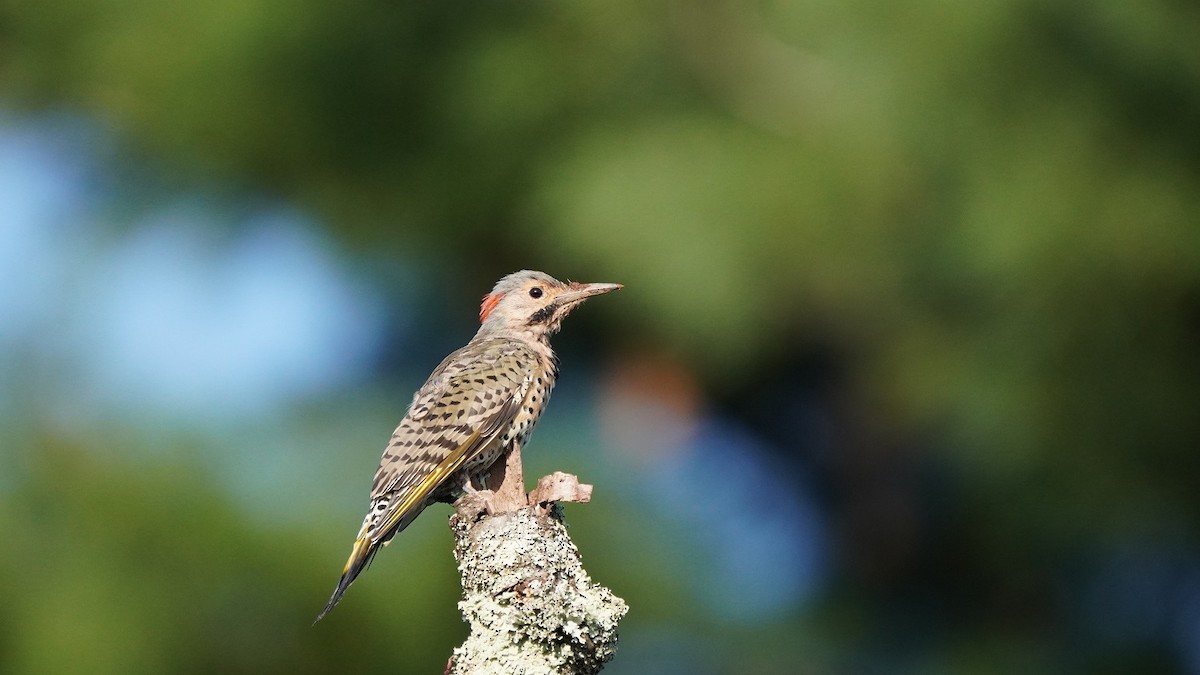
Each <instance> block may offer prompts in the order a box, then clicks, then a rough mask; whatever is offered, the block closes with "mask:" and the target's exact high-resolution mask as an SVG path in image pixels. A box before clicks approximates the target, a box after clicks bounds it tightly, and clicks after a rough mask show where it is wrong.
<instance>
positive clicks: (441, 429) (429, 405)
mask: <svg viewBox="0 0 1200 675" xmlns="http://www.w3.org/2000/svg"><path fill="white" fill-rule="evenodd" d="M620 288H622V285H621V284H612V283H587V284H584V283H576V282H566V283H564V282H561V281H559V280H557V279H555V278H554V277H552V276H550V275H548V274H546V273H545V272H537V271H534V270H521V271H519V272H513V273H512V274H509V275H507V276H505V277H504V278H502V279H500V281H498V282H497V283H496V285H495V287H494V288H493V289H492V291H491V292H490V293H488V294H487V295H485V296H483V302H482V303H481V304H480V307H479V324H480V325H479V330H478V332H476V333H475V336H474V337H472V338H471V340H470V342H468V343H467V344H466V346H464V347H462V348H461V349H459V350H457V351H455V352H452V353H451V354H450V355H449V356H447V357H446V358H445V359H443V360H442V362H441V363H440V364H439V365H438V366H437V367H436V368H434V370H433V373H431V374H430V375H429V379H427V380H426V381H425V384H424V385H422V386H421V388H420V389H418V390H417V392H416V393H415V394H414V395H413V400H412V403H411V404H410V405H409V407H408V411H407V412H406V413H405V415H404V419H403V420H402V421H401V422H400V425H399V426H397V427H396V430H395V431H394V432H393V433H392V437H391V440H390V441H389V442H388V444H387V447H386V448H385V449H384V452H383V457H382V458H381V459H380V461H379V468H378V469H377V470H376V472H375V480H374V482H373V483H372V486H371V496H370V506H369V507H368V509H367V515H366V517H365V518H363V522H362V526H361V527H360V528H359V531H358V535H357V536H356V537H355V541H354V547H353V549H352V550H351V552H350V558H349V559H348V560H347V561H346V565H345V567H344V568H343V569H342V576H341V578H340V579H339V580H338V583H337V587H336V588H335V589H334V591H333V595H332V596H331V597H330V598H329V602H328V603H327V604H326V605H325V608H324V609H323V610H322V611H321V613H320V614H319V615H318V616H317V619H316V620H317V621H320V620H321V619H323V618H324V617H325V615H327V614H328V613H329V612H330V611H331V610H332V609H333V608H334V606H336V605H337V604H338V601H339V600H341V598H342V596H343V594H345V592H346V589H348V588H349V587H350V584H352V583H354V580H355V579H356V578H357V577H358V575H359V574H360V573H362V571H363V570H364V569H366V567H367V566H368V565H369V564H370V562H371V560H372V559H373V558H374V557H375V554H376V553H378V552H379V549H380V548H381V547H383V546H386V545H387V544H388V543H389V542H390V541H391V539H392V537H395V536H396V535H397V534H399V533H400V532H401V531H402V530H404V528H406V527H408V525H409V524H410V523H412V522H413V520H415V519H416V517H417V516H418V515H420V513H421V511H422V510H424V509H425V507H426V506H429V505H430V504H433V503H435V502H448V503H449V502H453V501H455V500H456V499H457V498H458V497H460V496H461V495H463V494H466V493H471V492H475V491H476V490H477V489H478V488H477V487H476V486H477V485H479V486H482V485H483V482H484V479H483V477H484V475H486V474H487V471H488V469H490V468H491V466H492V464H493V463H494V462H496V461H497V460H499V459H501V458H502V457H504V456H505V455H506V454H507V453H508V452H509V451H511V450H512V449H513V447H514V446H516V447H523V446H524V444H525V442H526V441H527V440H528V439H529V435H530V434H531V433H532V432H533V428H534V426H535V425H536V424H537V421H538V418H539V417H541V414H542V411H543V410H545V409H546V403H547V402H548V401H549V399H550V393H551V391H552V390H553V389H554V382H555V380H556V379H557V376H558V359H557V357H556V356H555V354H554V351H553V350H552V349H551V348H550V337H551V336H552V335H554V334H555V333H557V332H558V331H559V329H560V328H561V327H562V321H563V319H564V318H566V316H567V314H569V313H570V312H571V311H572V310H573V309H575V308H576V307H578V306H579V305H580V304H581V303H583V301H584V300H587V299H588V298H590V297H592V296H595V295H600V294H602V293H608V292H610V291H615V290H618V289H620ZM314 623H315V622H314Z"/></svg>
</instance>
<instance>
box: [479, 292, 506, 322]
mask: <svg viewBox="0 0 1200 675" xmlns="http://www.w3.org/2000/svg"><path fill="white" fill-rule="evenodd" d="M503 297H504V294H503V293H488V294H487V295H485V296H483V302H482V303H480V304H479V323H483V322H484V321H486V320H487V318H488V315H489V314H491V313H492V310H493V309H496V305H498V304H500V298H503Z"/></svg>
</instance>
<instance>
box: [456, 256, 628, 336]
mask: <svg viewBox="0 0 1200 675" xmlns="http://www.w3.org/2000/svg"><path fill="white" fill-rule="evenodd" d="M619 288H621V284H581V283H576V282H569V283H563V282H561V281H559V280H558V279H555V278H554V277H552V276H550V275H549V274H546V273H545V272H535V271H533V270H521V271H520V272H513V273H512V274H510V275H508V276H506V277H504V278H503V279H501V280H500V281H498V282H497V283H496V287H495V288H493V289H492V292H491V293H488V294H487V295H485V296H483V303H482V304H480V306H479V323H480V324H481V326H480V329H479V331H480V333H485V332H486V333H494V332H510V331H511V332H517V333H529V334H532V335H533V336H535V337H540V336H543V335H553V334H554V333H557V332H558V329H559V327H560V326H561V325H562V320H563V318H564V317H566V316H567V314H569V313H570V312H571V310H572V309H575V308H576V307H578V306H579V305H580V303H582V302H583V301H584V300H587V299H588V298H590V297H592V296H593V295H599V294H601V293H607V292H609V291H615V290H617V289H619Z"/></svg>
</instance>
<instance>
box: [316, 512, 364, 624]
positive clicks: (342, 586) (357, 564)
mask: <svg viewBox="0 0 1200 675" xmlns="http://www.w3.org/2000/svg"><path fill="white" fill-rule="evenodd" d="M379 546H380V544H379V543H374V542H372V541H371V538H370V537H369V536H367V534H366V533H365V532H364V533H363V534H362V535H361V536H359V538H358V539H357V540H356V541H355V542H354V550H352V551H351V552H350V559H349V560H347V561H346V567H345V568H343V569H342V578H341V579H339V580H338V585H337V588H335V589H334V590H333V595H332V596H330V598H329V602H328V603H326V604H325V609H323V610H321V613H320V614H318V615H317V620H316V621H313V623H314V624H315V623H316V622H317V621H320V620H321V619H324V618H325V615H326V614H328V613H329V612H330V610H332V609H333V608H334V606H336V605H337V604H338V601H339V600H341V599H342V595H343V594H345V593H346V589H347V588H350V584H352V583H354V580H355V579H356V578H357V577H358V575H359V574H360V573H361V572H362V571H363V570H364V569H366V568H367V566H368V565H370V564H371V558H374V557H375V552H376V551H378V550H379Z"/></svg>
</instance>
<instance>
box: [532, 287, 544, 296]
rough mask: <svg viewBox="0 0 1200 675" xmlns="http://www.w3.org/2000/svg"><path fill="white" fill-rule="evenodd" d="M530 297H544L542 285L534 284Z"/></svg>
mask: <svg viewBox="0 0 1200 675" xmlns="http://www.w3.org/2000/svg"><path fill="white" fill-rule="evenodd" d="M529 297H531V298H540V297H542V287H541V286H534V287H533V288H531V289H529Z"/></svg>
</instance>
